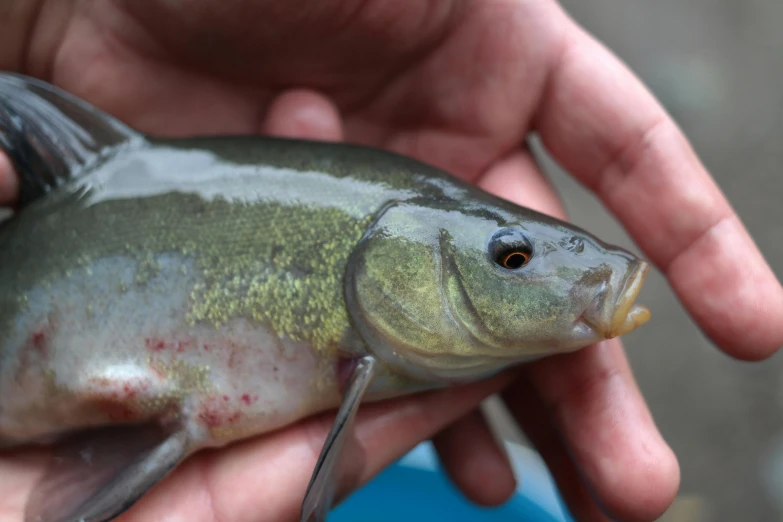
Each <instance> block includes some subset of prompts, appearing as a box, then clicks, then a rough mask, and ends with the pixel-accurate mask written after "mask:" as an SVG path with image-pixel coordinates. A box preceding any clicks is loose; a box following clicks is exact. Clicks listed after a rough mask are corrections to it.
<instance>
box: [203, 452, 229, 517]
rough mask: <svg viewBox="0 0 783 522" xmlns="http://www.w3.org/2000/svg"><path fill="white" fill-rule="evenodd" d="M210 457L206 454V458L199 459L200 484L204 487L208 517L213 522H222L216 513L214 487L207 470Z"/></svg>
mask: <svg viewBox="0 0 783 522" xmlns="http://www.w3.org/2000/svg"><path fill="white" fill-rule="evenodd" d="M210 457H211V456H206V458H203V459H201V462H199V463H198V473H199V478H200V479H201V485H202V487H203V488H204V492H205V493H206V497H207V506H206V509H207V510H208V512H209V514H210V516H209V517H208V518H209V519H211V520H213V521H214V522H223V520H222V517H221V516H220V515H219V514H218V511H217V508H216V507H215V488H214V487H213V484H212V481H211V480H210V476H209V470H208V467H209V461H210Z"/></svg>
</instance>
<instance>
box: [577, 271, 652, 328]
mask: <svg viewBox="0 0 783 522" xmlns="http://www.w3.org/2000/svg"><path fill="white" fill-rule="evenodd" d="M649 270H650V265H649V264H648V263H646V262H645V261H641V260H638V261H637V262H636V263H635V264H634V266H633V268H631V270H630V271H629V272H628V275H627V277H626V278H625V281H623V284H622V288H621V289H620V291H619V292H617V294H615V295H617V299H616V300H614V302H613V303H612V302H611V300H610V299H607V297H608V296H603V298H598V299H597V300H596V302H595V303H594V304H593V305H591V306H590V307H588V309H587V310H585V313H583V314H582V317H581V320H582V321H583V322H584V323H585V324H586V325H587V326H589V327H590V328H591V329H593V330H594V331H595V332H596V333H598V334H599V335H600V336H601V337H603V338H604V339H612V338H614V337H619V336H621V335H625V334H627V333H628V332H631V331H633V330H635V329H637V328H639V327H640V326H642V325H643V324H645V323H646V322H647V321H649V320H650V316H651V314H650V310H649V308H647V307H646V306H643V305H638V304H635V303H634V301H636V297H637V296H638V295H639V291H640V290H641V289H642V285H643V284H644V280H645V278H646V277H647V273H648V272H649Z"/></svg>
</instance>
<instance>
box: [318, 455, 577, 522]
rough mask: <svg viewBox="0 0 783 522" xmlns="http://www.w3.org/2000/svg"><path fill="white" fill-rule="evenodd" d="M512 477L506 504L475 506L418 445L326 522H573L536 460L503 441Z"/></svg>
mask: <svg viewBox="0 0 783 522" xmlns="http://www.w3.org/2000/svg"><path fill="white" fill-rule="evenodd" d="M506 448H507V450H508V454H509V457H510V460H511V463H512V466H513V468H514V473H515V474H516V477H517V490H516V492H515V493H514V495H513V496H512V497H511V499H510V500H508V502H506V503H505V504H503V505H501V506H498V507H494V508H484V507H479V506H477V505H475V504H473V503H472V502H470V501H469V500H468V499H466V498H465V497H464V496H463V495H462V493H460V492H459V491H458V490H457V489H456V487H455V486H454V485H453V484H452V483H451V481H450V480H449V479H448V477H447V476H446V474H445V471H444V470H443V468H442V467H441V466H440V462H439V461H438V457H437V455H436V453H435V450H434V448H433V446H432V443H430V442H424V443H422V444H419V445H418V446H417V447H416V448H414V449H413V450H412V451H411V452H410V453H408V454H407V455H405V456H404V457H403V458H402V459H400V460H398V461H397V462H395V463H394V464H392V465H391V466H389V467H388V468H386V469H385V470H384V471H383V472H381V473H380V474H379V475H378V476H376V477H375V478H374V479H373V480H372V481H371V482H369V483H368V484H366V485H365V486H364V487H363V488H361V489H359V490H358V491H356V492H355V493H354V494H353V495H351V496H350V497H348V498H347V499H346V500H345V501H344V502H343V503H342V504H340V505H339V506H337V507H336V508H335V509H334V510H333V511H332V512H331V514H330V515H329V522H400V521H404V522H424V521H426V522H432V521H435V520H448V521H449V522H468V521H469V522H500V521H503V522H509V521H514V520H524V521H525V522H574V519H573V518H571V516H570V515H569V514H568V510H567V508H566V507H565V504H564V503H563V501H562V499H561V497H560V494H559V493H558V491H557V487H556V486H555V483H554V481H553V480H552V476H551V474H550V473H549V470H548V469H547V468H546V465H545V464H544V462H543V460H542V459H541V457H540V456H539V455H538V454H537V453H536V452H535V451H533V450H531V449H529V448H526V447H524V446H521V445H519V444H514V443H510V442H506Z"/></svg>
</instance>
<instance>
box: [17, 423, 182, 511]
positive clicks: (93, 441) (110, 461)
mask: <svg viewBox="0 0 783 522" xmlns="http://www.w3.org/2000/svg"><path fill="white" fill-rule="evenodd" d="M186 451H187V437H186V435H185V433H184V432H175V433H173V434H171V433H166V432H165V431H164V430H163V429H161V428H160V427H159V426H157V425H154V424H146V425H141V426H119V427H111V428H105V429H99V430H94V431H90V432H85V433H80V434H78V435H75V436H73V437H71V438H70V439H69V440H67V441H64V442H63V443H62V444H60V445H59V446H58V447H57V449H56V451H55V455H54V456H53V458H52V461H51V463H50V465H49V468H48V469H47V470H46V472H45V474H44V476H43V478H42V480H41V481H40V482H39V483H38V484H37V485H36V487H35V489H34V490H33V493H32V495H31V496H30V500H29V501H28V504H27V509H26V512H25V522H106V521H109V520H112V519H114V518H115V517H117V516H119V515H120V514H121V513H122V512H124V511H125V510H127V509H128V508H130V507H131V506H132V505H133V504H134V503H135V502H136V501H137V500H138V499H139V498H140V497H141V496H142V495H143V494H144V493H145V492H146V491H147V490H148V489H150V488H151V487H152V486H154V485H155V484H156V483H157V482H158V481H160V480H161V479H162V478H163V477H164V476H166V474H168V472H169V471H171V470H172V469H173V468H174V467H176V466H177V464H179V463H180V462H181V461H182V459H183V458H184V457H185V454H186Z"/></svg>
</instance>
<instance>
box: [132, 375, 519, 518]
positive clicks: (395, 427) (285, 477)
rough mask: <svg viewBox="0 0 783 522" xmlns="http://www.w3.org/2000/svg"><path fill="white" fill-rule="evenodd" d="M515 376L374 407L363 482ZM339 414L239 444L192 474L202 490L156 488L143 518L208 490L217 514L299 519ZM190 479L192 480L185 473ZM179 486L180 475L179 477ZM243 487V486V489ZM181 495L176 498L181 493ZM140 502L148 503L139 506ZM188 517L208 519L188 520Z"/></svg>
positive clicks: (362, 428)
mask: <svg viewBox="0 0 783 522" xmlns="http://www.w3.org/2000/svg"><path fill="white" fill-rule="evenodd" d="M509 381H510V375H507V374H504V375H502V376H498V377H497V378H494V379H490V380H487V381H482V382H480V383H476V384H473V385H470V386H463V387H459V388H453V389H448V390H443V391H438V392H432V393H425V394H422V395H421V396H417V397H409V398H405V399H401V400H393V401H386V402H383V403H376V404H368V405H366V407H363V408H362V409H361V410H360V411H359V413H358V415H357V426H356V435H357V439H358V440H359V442H360V444H361V446H362V447H363V454H364V455H365V456H366V458H367V459H368V460H367V461H366V463H365V466H364V469H363V471H362V472H361V481H360V483H364V482H366V481H368V480H369V479H370V478H371V477H373V476H374V475H375V474H377V473H378V472H380V471H381V470H382V469H383V468H384V467H386V466H388V465H389V464H391V463H392V462H393V461H394V460H396V459H398V458H399V457H401V456H402V455H404V454H405V453H406V452H408V451H410V450H411V449H412V448H413V447H414V446H415V445H416V444H418V443H419V441H421V440H426V439H428V438H430V437H432V436H433V435H434V434H435V433H437V432H438V431H439V430H441V429H443V428H444V427H445V426H447V425H449V424H450V423H452V422H454V421H455V420H456V419H457V418H459V417H461V416H462V415H464V414H465V413H466V412H468V411H471V410H473V409H475V408H476V407H477V406H478V405H479V404H480V403H481V401H482V400H483V399H484V398H486V397H487V396H489V395H490V394H492V393H494V392H496V391H498V390H499V389H500V388H502V387H503V386H505V385H507V384H508V383H509ZM333 419H334V414H333V413H331V414H327V415H323V416H320V417H317V418H314V419H310V420H308V421H306V422H304V423H302V424H300V425H298V426H296V427H294V428H292V429H288V430H282V431H280V432H276V433H273V434H270V435H268V436H265V437H259V438H257V439H253V440H250V441H247V442H244V443H240V444H237V445H235V446H232V447H230V448H227V449H226V450H224V451H222V452H221V453H219V454H214V455H212V456H210V457H208V458H209V459H210V460H209V461H208V462H204V463H202V464H201V465H200V466H198V467H197V468H196V467H194V468H192V471H191V472H192V473H195V474H197V476H198V477H200V481H199V484H198V487H193V488H190V489H189V490H187V491H185V490H181V489H178V490H170V491H165V490H163V488H161V489H162V490H161V491H154V492H153V493H154V494H153V495H151V496H150V498H149V499H143V500H142V502H145V503H146V504H147V505H146V506H143V505H139V507H138V510H137V511H136V516H137V517H138V518H130V519H129V521H128V522H135V521H136V520H153V519H154V518H150V517H149V516H148V515H150V514H154V513H160V514H164V513H171V512H172V509H173V510H174V512H177V513H179V512H180V511H182V512H183V513H189V512H190V511H189V510H190V501H191V499H203V495H204V494H205V492H208V496H209V501H204V502H203V503H202V505H201V511H202V512H203V511H204V508H203V505H205V504H207V505H209V509H210V510H211V514H212V515H213V516H212V518H204V519H203V520H210V521H212V520H232V521H235V522H251V521H253V522H254V521H256V520H264V521H268V522H276V521H281V522H282V521H289V520H296V519H297V517H298V514H299V509H300V506H301V502H302V497H303V496H304V492H305V488H306V487H307V483H308V481H309V479H310V474H311V472H312V470H313V467H314V466H315V462H316V459H317V458H318V454H319V452H320V450H321V446H322V444H323V441H324V438H325V436H326V433H327V431H328V430H329V428H330V427H331V422H332V420H333ZM185 478H186V477H185ZM176 480H177V482H176V484H179V481H180V480H181V479H179V478H178V479H176ZM238 484H241V485H242V487H237V485H238ZM175 494H176V495H175ZM140 504H141V503H140ZM182 520H202V519H201V518H193V519H188V518H184V517H183V518H182Z"/></svg>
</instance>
